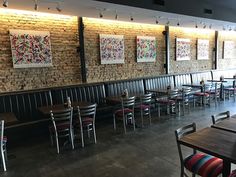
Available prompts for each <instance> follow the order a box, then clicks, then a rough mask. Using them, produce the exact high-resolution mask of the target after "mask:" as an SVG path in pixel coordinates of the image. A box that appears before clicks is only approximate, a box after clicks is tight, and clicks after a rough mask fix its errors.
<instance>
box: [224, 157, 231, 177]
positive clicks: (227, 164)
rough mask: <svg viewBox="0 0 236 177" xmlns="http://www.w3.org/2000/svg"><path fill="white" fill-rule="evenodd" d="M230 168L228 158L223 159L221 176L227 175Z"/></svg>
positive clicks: (225, 176)
mask: <svg viewBox="0 0 236 177" xmlns="http://www.w3.org/2000/svg"><path fill="white" fill-rule="evenodd" d="M230 170H231V163H230V162H229V161H228V160H223V172H222V176H223V177H228V176H229V174H230Z"/></svg>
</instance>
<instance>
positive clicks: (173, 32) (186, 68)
mask: <svg viewBox="0 0 236 177" xmlns="http://www.w3.org/2000/svg"><path fill="white" fill-rule="evenodd" d="M176 38H186V39H190V40H191V59H190V60H184V61H176V53H175V52H176V50H175V49H176V44H175V43H176V42H175V39H176ZM197 39H208V40H209V60H197ZM214 40H215V32H214V31H213V30H211V31H209V30H199V29H190V28H181V27H170V72H171V73H186V72H194V71H203V70H211V69H212V65H213V62H212V59H213V49H214V47H215V43H214Z"/></svg>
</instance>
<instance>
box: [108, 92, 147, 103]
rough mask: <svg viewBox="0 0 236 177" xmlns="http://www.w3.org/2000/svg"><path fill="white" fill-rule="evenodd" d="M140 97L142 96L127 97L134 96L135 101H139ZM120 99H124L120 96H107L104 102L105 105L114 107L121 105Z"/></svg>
mask: <svg viewBox="0 0 236 177" xmlns="http://www.w3.org/2000/svg"><path fill="white" fill-rule="evenodd" d="M142 95H143V94H135V95H129V97H133V96H135V99H140V97H141V96H142ZM122 98H125V97H122V96H108V97H106V98H105V100H106V103H107V104H111V105H116V104H120V103H121V100H122Z"/></svg>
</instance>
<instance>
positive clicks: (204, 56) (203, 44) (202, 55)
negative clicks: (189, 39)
mask: <svg viewBox="0 0 236 177" xmlns="http://www.w3.org/2000/svg"><path fill="white" fill-rule="evenodd" d="M197 59H198V60H208V59H209V40H206V39H198V40H197Z"/></svg>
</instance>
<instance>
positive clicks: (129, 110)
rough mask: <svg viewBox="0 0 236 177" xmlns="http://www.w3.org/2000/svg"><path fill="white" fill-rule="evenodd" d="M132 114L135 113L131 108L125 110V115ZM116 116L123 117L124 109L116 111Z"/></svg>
mask: <svg viewBox="0 0 236 177" xmlns="http://www.w3.org/2000/svg"><path fill="white" fill-rule="evenodd" d="M132 112H133V111H132V109H129V108H125V109H124V113H125V114H128V113H132ZM114 114H115V115H117V116H119V117H122V116H123V109H118V110H116V111H115V113H114Z"/></svg>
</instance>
